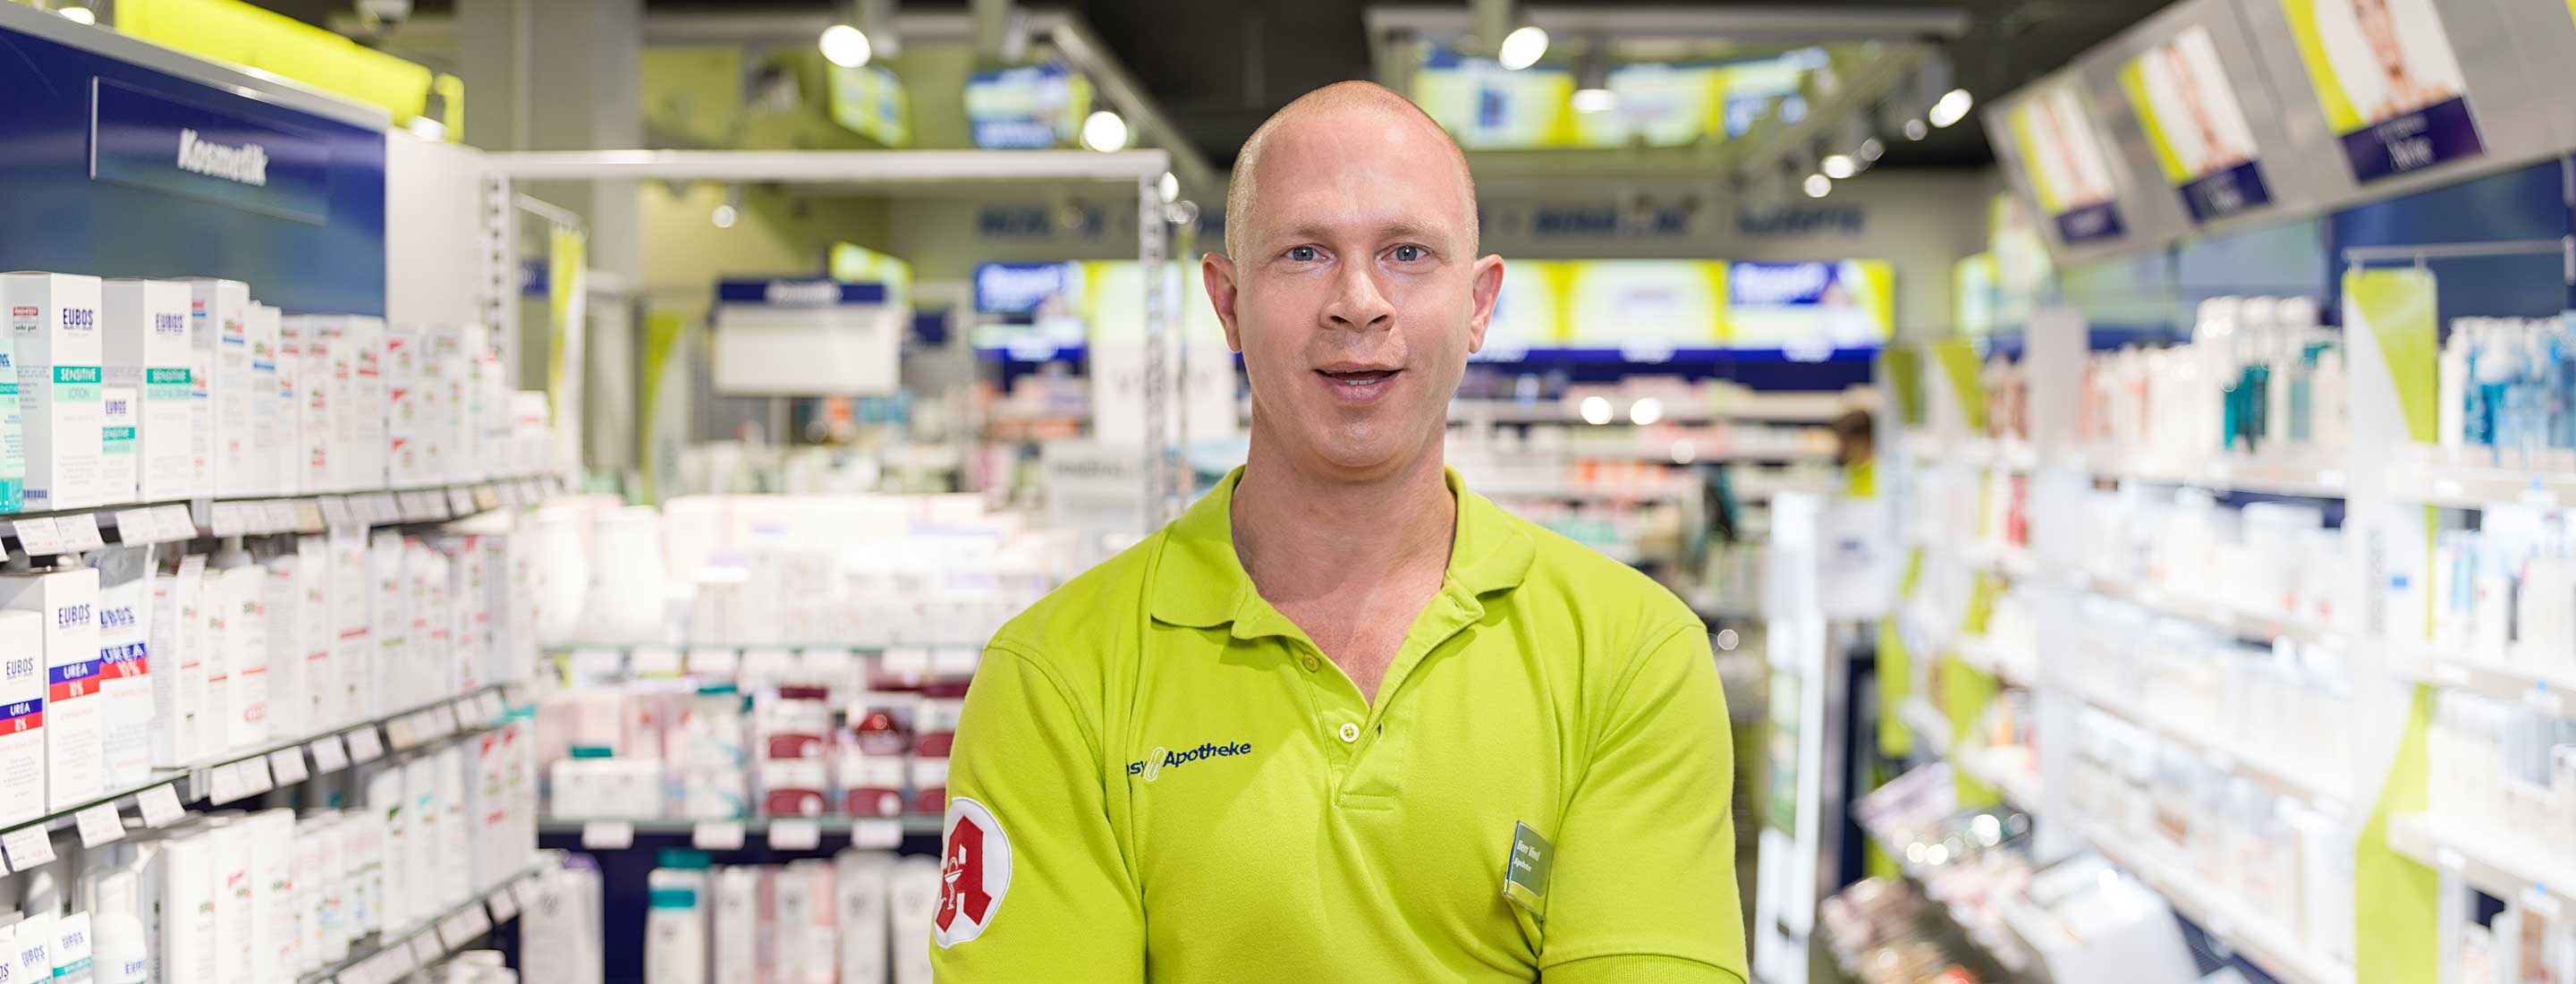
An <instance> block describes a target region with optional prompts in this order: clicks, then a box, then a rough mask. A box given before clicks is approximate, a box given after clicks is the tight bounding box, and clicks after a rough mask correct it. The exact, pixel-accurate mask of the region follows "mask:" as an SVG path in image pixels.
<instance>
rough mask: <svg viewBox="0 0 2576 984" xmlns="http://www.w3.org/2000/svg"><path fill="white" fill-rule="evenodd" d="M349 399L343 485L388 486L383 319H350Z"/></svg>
mask: <svg viewBox="0 0 2576 984" xmlns="http://www.w3.org/2000/svg"><path fill="white" fill-rule="evenodd" d="M343 323H344V324H345V325H346V326H347V329H348V345H349V365H350V374H349V380H350V383H349V399H348V400H347V403H346V406H347V408H348V410H347V412H345V413H342V414H340V417H339V421H338V423H339V427H340V431H339V433H340V439H341V443H342V445H343V447H344V449H345V451H346V452H347V453H346V455H345V456H344V457H343V458H342V459H341V460H342V462H343V464H344V465H345V466H346V471H345V472H343V474H342V478H341V485H342V487H343V488H346V489H348V490H349V491H352V492H358V491H368V490H374V489H381V488H386V487H388V483H387V481H386V464H385V440H386V439H385V376H384V372H385V323H384V320H383V319H381V318H349V319H347V320H346V321H345V322H343Z"/></svg>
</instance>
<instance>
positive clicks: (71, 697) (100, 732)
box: [0, 567, 107, 811]
mask: <svg viewBox="0 0 2576 984" xmlns="http://www.w3.org/2000/svg"><path fill="white" fill-rule="evenodd" d="M0 608H5V609H12V610H17V611H31V612H36V613H37V614H38V615H39V616H41V617H42V618H43V619H44V654H45V682H46V692H45V695H44V697H43V702H44V710H43V712H42V713H43V715H44V718H45V722H44V723H45V726H44V728H43V731H44V735H45V800H46V804H47V805H46V809H47V810H48V811H60V810H66V809H70V808H71V807H74V806H78V805H80V804H83V803H87V802H89V801H91V800H95V799H97V798H98V797H99V795H100V794H101V793H103V792H105V791H106V788H107V777H106V776H105V775H102V774H101V773H102V770H104V769H105V767H106V756H105V752H104V751H103V750H102V748H101V745H102V743H103V740H104V737H105V735H104V732H105V731H106V728H107V718H106V702H105V701H103V700H101V699H100V698H99V697H98V684H99V680H98V672H99V659H98V620H97V617H96V615H95V613H96V611H97V610H98V571H97V570H96V569H93V568H88V567H75V568H66V569H60V570H50V571H42V572H38V573H32V574H8V575H0Z"/></svg>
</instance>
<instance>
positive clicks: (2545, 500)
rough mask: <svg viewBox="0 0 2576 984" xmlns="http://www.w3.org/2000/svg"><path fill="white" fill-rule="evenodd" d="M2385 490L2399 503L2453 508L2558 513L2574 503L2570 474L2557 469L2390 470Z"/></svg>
mask: <svg viewBox="0 0 2576 984" xmlns="http://www.w3.org/2000/svg"><path fill="white" fill-rule="evenodd" d="M2388 487H2389V494H2390V495H2392V496H2394V497H2395V498H2396V499H2397V500H2398V501H2400V502H2421V503H2425V504H2428V505H2436V506H2446V507H2449V508H2453V509H2484V508H2487V507H2490V506H2500V505H2522V506H2538V507H2541V508H2544V509H2559V508H2564V507H2566V506H2567V505H2569V504H2576V472H2571V471H2562V470H2533V469H2525V468H2501V467H2495V466H2491V465H2450V466H2438V465H2432V464H2429V463H2422V464H2415V465H2411V466H2398V467H2395V468H2392V469H2390V471H2389V475H2388Z"/></svg>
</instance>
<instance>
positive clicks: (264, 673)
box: [213, 543, 269, 748]
mask: <svg viewBox="0 0 2576 984" xmlns="http://www.w3.org/2000/svg"><path fill="white" fill-rule="evenodd" d="M215 566H216V567H217V568H220V570H218V571H217V572H216V573H215V574H214V575H213V576H215V577H216V578H217V579H218V583H219V584H220V585H221V587H220V589H219V593H218V594H217V596H216V597H217V600H218V602H219V604H220V606H221V607H222V609H223V617H224V633H223V638H222V641H221V643H220V645H222V646H223V650H224V658H225V662H226V663H227V665H228V668H229V669H230V671H231V675H232V687H231V698H232V699H231V709H230V715H229V717H228V718H227V719H226V722H225V725H224V747H226V748H252V747H256V746H258V745H259V744H261V743H263V742H266V741H267V740H268V734H269V731H268V605H267V599H268V570H267V569H266V568H263V567H261V566H259V565H258V564H257V563H254V562H252V560H251V559H250V555H249V554H247V553H243V552H242V550H241V547H240V545H239V544H238V543H235V544H233V545H231V546H229V547H227V548H226V549H225V551H224V552H223V553H221V554H218V555H216V557H215Z"/></svg>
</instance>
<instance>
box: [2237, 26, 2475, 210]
mask: <svg viewBox="0 0 2576 984" xmlns="http://www.w3.org/2000/svg"><path fill="white" fill-rule="evenodd" d="M2281 9H2282V12H2283V13H2284V14H2286V15H2287V17H2288V19H2289V26H2290V32H2291V34H2292V35H2293V36H2294V37H2295V38H2296V39H2297V41H2298V49H2299V59H2300V61H2301V63H2302V64H2304V65H2305V66H2306V68H2307V74H2308V80H2309V81H2310V82H2311V83H2313V84H2314V86H2315V91H2316V98H2317V104H2318V108H2319V109H2321V110H2323V111H2324V113H2325V116H2326V122H2327V123H2328V124H2329V125H2330V126H2331V127H2332V128H2333V130H2334V133H2335V135H2336V136H2337V137H2338V138H2340V140H2341V141H2342V143H2343V151H2344V159H2345V161H2346V162H2347V163H2349V164H2350V165H2351V166H2352V174H2353V178H2354V179H2355V180H2358V181H2360V182H2362V183H2364V184H2367V183H2369V182H2372V181H2377V180H2380V179H2383V178H2389V177H2394V176H2397V175H2400V174H2405V173H2408V172H2410V171H2415V170H2419V169H2422V168H2426V167H2430V166H2433V165H2435V164H2440V163H2443V162H2445V161H2453V160H2460V159H2463V158H2469V157H2476V156H2479V155H2480V154H2483V153H2485V152H2486V146H2485V143H2484V142H2483V141H2482V140H2481V139H2480V137H2479V135H2478V127H2477V122H2476V120H2475V119H2474V118H2473V117H2472V116H2471V114H2470V111H2469V101H2468V83H2467V81H2466V80H2465V79H2464V78H2463V77H2462V74H2461V71H2460V62H2459V58H2458V56H2457V55H2455V54H2454V53H2453V52H2452V50H2451V42H2450V38H2449V36H2448V35H2447V34H2446V33H2445V32H2444V31H2443V28H2442V19H2441V17H2440V15H2439V14H2437V13H2436V12H2435V11H2434V9H2433V3H2432V0H2281Z"/></svg>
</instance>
